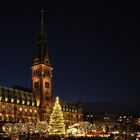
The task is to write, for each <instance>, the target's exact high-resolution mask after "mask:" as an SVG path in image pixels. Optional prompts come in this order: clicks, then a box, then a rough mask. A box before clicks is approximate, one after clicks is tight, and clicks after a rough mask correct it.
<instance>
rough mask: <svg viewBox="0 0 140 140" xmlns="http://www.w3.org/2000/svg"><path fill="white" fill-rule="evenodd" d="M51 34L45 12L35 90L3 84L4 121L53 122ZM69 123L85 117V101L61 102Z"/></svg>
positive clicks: (1, 108) (34, 66) (34, 69)
mask: <svg viewBox="0 0 140 140" xmlns="http://www.w3.org/2000/svg"><path fill="white" fill-rule="evenodd" d="M47 45H48V42H47V34H46V33H45V29H44V21H43V11H42V15H41V26H40V31H39V34H38V38H37V50H36V54H35V57H34V58H33V63H32V66H31V70H32V89H28V88H23V87H21V86H17V85H15V86H13V87H12V88H8V87H0V122H3V123H5V122H13V123H14V122H19V121H21V122H29V121H32V122H37V121H44V120H46V121H49V118H50V114H51V112H52V107H53V102H54V100H53V96H52V80H53V78H52V71H53V68H52V66H51V64H50V60H49V55H48V50H47ZM61 106H62V111H63V114H64V119H65V122H66V125H67V124H73V123H76V122H80V121H82V120H83V111H82V106H81V104H80V103H79V104H69V103H66V102H61Z"/></svg>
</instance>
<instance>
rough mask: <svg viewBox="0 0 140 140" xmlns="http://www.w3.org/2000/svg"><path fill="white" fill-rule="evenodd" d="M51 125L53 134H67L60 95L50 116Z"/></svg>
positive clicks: (50, 130) (50, 131)
mask: <svg viewBox="0 0 140 140" xmlns="http://www.w3.org/2000/svg"><path fill="white" fill-rule="evenodd" d="M49 126H50V129H49V134H53V135H62V134H65V124H64V118H63V113H62V110H61V106H60V103H59V98H58V97H56V101H55V105H54V108H53V112H52V114H51V116H50V122H49Z"/></svg>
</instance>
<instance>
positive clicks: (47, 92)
mask: <svg viewBox="0 0 140 140" xmlns="http://www.w3.org/2000/svg"><path fill="white" fill-rule="evenodd" d="M47 45H48V38H47V34H46V32H45V29H44V20H43V10H42V11H41V25H40V31H39V34H38V37H37V50H36V54H35V57H34V59H33V63H32V67H31V69H32V91H33V93H34V94H35V98H36V105H37V107H39V108H47V107H48V106H49V104H51V99H52V70H53V68H52V67H51V64H50V60H49V56H48V50H47Z"/></svg>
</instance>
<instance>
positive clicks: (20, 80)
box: [0, 0, 140, 106]
mask: <svg viewBox="0 0 140 140" xmlns="http://www.w3.org/2000/svg"><path fill="white" fill-rule="evenodd" d="M44 9H45V17H44V18H45V25H46V30H47V34H48V39H49V41H48V46H49V47H48V50H49V56H50V60H51V64H52V66H53V68H54V71H53V95H54V96H57V95H58V96H60V98H62V99H64V100H67V101H78V100H79V99H80V100H82V101H83V102H120V103H124V104H125V103H127V104H129V106H130V105H132V106H133V104H134V103H135V104H136V103H137V104H138V105H140V102H139V99H140V55H139V54H140V41H139V40H140V30H139V29H140V28H139V26H140V22H139V18H140V16H139V13H140V10H139V7H138V3H135V2H134V1H131V2H129V1H111V0H110V1H106V0H84V1H83V0H48V1H47V2H46V1H45V0H44ZM40 11H41V1H39V0H13V1H2V2H1V4H0V85H2V86H8V87H11V86H12V85H13V84H18V85H22V86H25V87H30V86H31V69H30V66H31V64H32V59H33V56H34V53H35V49H36V47H37V46H36V37H37V33H38V31H39V26H40Z"/></svg>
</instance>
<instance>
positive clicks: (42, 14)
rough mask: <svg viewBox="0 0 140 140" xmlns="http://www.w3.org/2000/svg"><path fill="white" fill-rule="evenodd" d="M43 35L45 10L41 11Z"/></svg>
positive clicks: (42, 30)
mask: <svg viewBox="0 0 140 140" xmlns="http://www.w3.org/2000/svg"><path fill="white" fill-rule="evenodd" d="M40 30H41V33H43V32H44V10H43V8H42V9H41V29H40Z"/></svg>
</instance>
